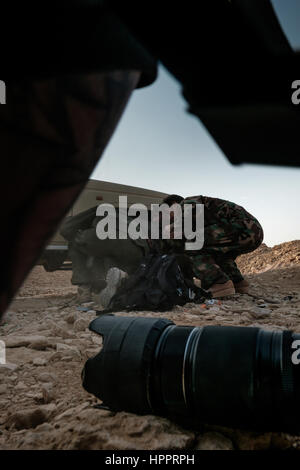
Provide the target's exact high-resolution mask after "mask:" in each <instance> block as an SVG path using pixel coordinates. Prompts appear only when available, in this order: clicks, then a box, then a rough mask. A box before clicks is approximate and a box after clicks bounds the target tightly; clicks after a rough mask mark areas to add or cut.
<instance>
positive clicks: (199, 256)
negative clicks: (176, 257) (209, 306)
mask: <svg viewBox="0 0 300 470" xmlns="http://www.w3.org/2000/svg"><path fill="white" fill-rule="evenodd" d="M163 202H164V203H166V204H167V205H168V206H169V207H170V208H171V209H172V208H174V214H176V206H175V205H176V204H180V206H181V208H182V210H181V211H179V213H180V214H182V218H183V214H184V205H185V204H192V214H193V218H195V217H196V210H195V209H196V205H197V204H203V207H204V244H203V246H202V248H201V249H198V250H193V249H192V250H186V249H185V248H184V247H185V243H186V241H187V240H186V239H185V238H184V236H183V237H182V239H181V240H178V239H174V238H172V236H173V234H174V225H175V222H173V223H172V224H171V230H170V237H171V238H170V239H169V240H167V239H164V240H160V241H159V243H160V249H161V250H162V251H164V252H170V251H181V252H182V251H183V250H184V251H185V253H186V254H187V255H188V256H190V257H191V259H192V261H193V270H194V273H195V276H196V278H198V279H200V280H201V287H202V288H203V289H205V290H208V291H210V292H211V293H212V295H213V297H215V298H216V297H224V296H227V295H233V294H235V293H247V292H248V288H249V284H248V282H247V281H246V280H245V279H244V277H243V276H242V274H241V272H240V270H239V269H238V267H237V264H236V262H235V259H236V258H237V256H239V255H241V254H244V253H250V252H251V251H254V250H255V249H256V248H258V247H259V246H260V245H261V243H262V241H263V236H264V234H263V229H262V227H261V225H260V223H259V222H258V220H257V219H256V218H255V217H254V216H253V215H251V214H250V213H249V212H247V211H246V210H245V209H244V208H243V207H241V206H239V205H237V204H235V203H233V202H230V201H225V200H223V199H217V198H212V197H208V196H193V197H187V198H185V199H184V198H183V197H181V196H178V195H170V196H168V197H167V198H165V200H164V201H163ZM177 207H178V206H177ZM175 217H176V216H175ZM177 223H178V221H177ZM194 227H195V224H194ZM182 233H184V231H183V232H182Z"/></svg>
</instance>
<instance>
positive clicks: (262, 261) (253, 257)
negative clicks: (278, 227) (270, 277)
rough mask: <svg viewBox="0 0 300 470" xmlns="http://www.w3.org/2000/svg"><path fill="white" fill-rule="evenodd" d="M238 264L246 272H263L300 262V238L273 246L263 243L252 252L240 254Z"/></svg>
mask: <svg viewBox="0 0 300 470" xmlns="http://www.w3.org/2000/svg"><path fill="white" fill-rule="evenodd" d="M237 264H238V267H239V269H240V270H241V271H242V273H244V274H251V273H262V272H266V271H270V270H273V269H278V268H284V267H289V266H291V265H295V264H296V265H297V264H300V240H294V241H291V242H286V243H281V244H280V245H275V246H273V247H272V248H270V247H268V246H267V245H266V244H265V243H262V244H261V246H260V247H259V248H257V249H256V250H255V251H253V252H252V253H247V254H245V255H242V256H239V257H238V258H237Z"/></svg>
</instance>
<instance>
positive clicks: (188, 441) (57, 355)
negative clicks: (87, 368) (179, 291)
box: [0, 241, 300, 450]
mask: <svg viewBox="0 0 300 470" xmlns="http://www.w3.org/2000/svg"><path fill="white" fill-rule="evenodd" d="M237 261H238V265H239V267H240V269H241V271H242V272H243V274H244V275H245V277H246V279H248V280H249V282H250V285H251V287H250V291H249V295H248V294H247V295H245V294H244V295H241V294H235V295H234V296H232V297H231V298H228V299H222V300H221V301H220V302H218V303H215V304H214V305H208V306H206V308H203V307H201V306H200V305H195V304H187V305H185V306H183V307H179V306H177V307H175V308H174V309H173V310H172V311H170V312H167V313H166V312H164V313H157V312H156V313H152V312H141V313H140V314H141V315H147V316H158V317H167V318H170V319H171V320H172V321H174V322H175V323H176V324H181V325H184V324H185V325H195V326H202V325H203V326H204V325H240V326H258V327H261V328H266V329H272V330H274V329H276V330H284V329H290V330H294V331H295V332H298V333H300V241H292V242H287V243H283V244H281V245H277V246H274V247H273V248H269V247H267V246H266V245H264V244H263V245H262V246H261V247H259V248H258V249H257V250H256V251H255V252H253V253H250V254H248V255H243V256H241V257H239V258H238V260H237ZM70 279H71V272H70V271H57V272H54V273H47V272H45V271H44V269H43V268H42V267H41V266H36V267H35V268H34V269H33V270H32V272H31V274H30V276H29V277H28V278H27V280H26V281H25V283H24V285H23V286H22V288H21V289H20V291H19V292H18V295H17V297H16V298H15V300H14V302H13V303H12V304H11V306H10V308H9V310H8V312H6V314H5V316H4V317H3V319H2V323H1V326H0V339H1V340H2V341H4V342H5V345H6V364H2V365H0V449H6V450H12V449H72V450H73V449H111V450H121V449H122V450H123V449H124V450H132V449H151V450H161V449H165V450H168V449H170V450H171V449H173V450H187V449H189V450H196V449H199V450H201V449H203V450H204V449H208V450H209V449H216V450H227V449H228V450H269V449H270V450H274V449H282V450H283V449H284V450H285V449H287V450H291V449H298V448H299V449H300V433H299V435H291V434H287V433H284V432H267V433H266V432H253V431H245V430H240V429H232V428H229V427H228V428H227V427H221V426H212V425H206V424H203V427H202V429H201V431H199V432H195V431H193V430H191V429H186V428H182V427H180V426H178V425H176V424H174V423H173V422H171V421H169V420H168V419H166V418H162V417H157V416H152V415H147V416H138V415H135V414H130V413H126V412H119V413H113V412H110V411H107V410H101V409H97V408H95V405H97V404H99V403H100V401H99V400H97V399H96V398H95V397H93V396H92V395H90V394H88V393H87V392H86V391H85V390H84V389H83V387H82V385H81V370H82V367H83V365H84V363H85V361H86V360H87V359H88V358H89V357H91V356H92V355H94V354H96V353H97V352H98V351H99V350H100V346H101V337H100V336H97V335H95V334H94V333H92V332H91V331H90V330H89V329H88V325H89V323H90V321H91V320H92V319H94V318H95V317H96V312H95V310H96V309H97V308H99V305H97V299H96V298H94V299H85V298H83V297H82V296H81V295H78V293H77V288H76V287H75V286H72V284H71V282H70ZM119 314H120V315H130V314H132V315H137V313H136V312H135V313H133V312H132V313H125V312H120V313H119Z"/></svg>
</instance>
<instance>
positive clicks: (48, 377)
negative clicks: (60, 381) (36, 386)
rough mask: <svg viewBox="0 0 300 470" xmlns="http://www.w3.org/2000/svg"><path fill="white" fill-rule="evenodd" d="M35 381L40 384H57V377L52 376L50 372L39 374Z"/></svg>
mask: <svg viewBox="0 0 300 470" xmlns="http://www.w3.org/2000/svg"><path fill="white" fill-rule="evenodd" d="M37 379H38V380H39V381H40V382H45V383H49V382H57V376H56V375H55V374H52V373H51V372H41V373H40V374H39V375H38V376H37Z"/></svg>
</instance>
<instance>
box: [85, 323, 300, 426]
mask: <svg viewBox="0 0 300 470" xmlns="http://www.w3.org/2000/svg"><path fill="white" fill-rule="evenodd" d="M90 329H91V330H92V331H94V332H95V333H98V334H100V335H102V336H103V337H104V344H103V348H102V350H101V352H100V353H98V354H97V355H96V356H94V357H92V358H90V359H88V360H87V362H86V364H85V366H84V369H83V371H82V381H83V387H84V388H85V389H86V390H87V391H88V392H90V393H92V394H94V395H95V396H96V397H98V398H100V399H101V400H102V401H103V406H105V407H108V408H109V409H111V410H114V411H120V410H125V411H129V412H133V413H138V414H149V413H153V414H159V415H163V416H167V417H169V418H171V419H173V420H175V421H178V422H180V423H182V424H184V425H187V426H191V427H199V426H200V425H201V423H203V422H204V423H205V422H206V423H211V424H219V425H220V424H222V425H230V426H238V427H244V428H249V429H251V428H253V429H263V430H293V431H297V430H299V428H300V410H299V401H300V400H299V397H300V393H299V392H300V364H298V362H300V361H299V357H298V356H300V351H299V345H300V343H297V341H299V340H300V334H295V333H293V332H291V331H266V330H263V329H260V328H247V327H245V328H244V327H222V326H206V327H193V326H176V325H175V324H174V323H173V322H172V321H170V320H168V319H162V318H137V317H117V316H113V315H103V316H102V317H99V318H97V319H95V320H93V321H92V322H91V324H90Z"/></svg>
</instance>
